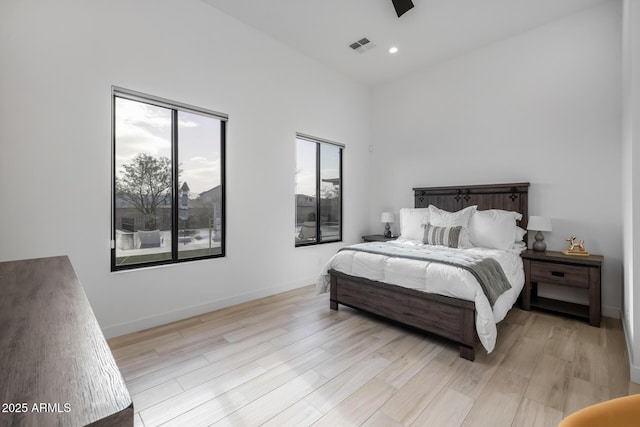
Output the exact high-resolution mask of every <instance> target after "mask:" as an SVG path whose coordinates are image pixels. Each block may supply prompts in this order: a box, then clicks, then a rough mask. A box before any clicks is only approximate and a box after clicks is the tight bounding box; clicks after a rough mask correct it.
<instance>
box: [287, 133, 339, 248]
mask: <svg viewBox="0 0 640 427" xmlns="http://www.w3.org/2000/svg"><path fill="white" fill-rule="evenodd" d="M343 148H344V146H342V145H340V144H337V143H334V142H330V141H326V140H322V139H319V138H314V137H310V136H307V135H302V134H298V135H297V138H296V228H295V239H296V246H302V245H311V244H316V243H325V242H336V241H340V240H342V149H343Z"/></svg>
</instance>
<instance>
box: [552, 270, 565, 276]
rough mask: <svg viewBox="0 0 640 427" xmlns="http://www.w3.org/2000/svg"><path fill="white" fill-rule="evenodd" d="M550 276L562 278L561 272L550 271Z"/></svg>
mask: <svg viewBox="0 0 640 427" xmlns="http://www.w3.org/2000/svg"><path fill="white" fill-rule="evenodd" d="M551 275H552V276H557V277H564V273H563V272H562V271H552V272H551Z"/></svg>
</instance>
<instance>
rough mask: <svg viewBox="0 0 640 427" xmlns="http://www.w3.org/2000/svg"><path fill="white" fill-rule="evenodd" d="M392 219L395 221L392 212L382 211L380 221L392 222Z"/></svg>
mask: <svg viewBox="0 0 640 427" xmlns="http://www.w3.org/2000/svg"><path fill="white" fill-rule="evenodd" d="M393 221H395V217H394V216H393V212H382V216H381V217H380V222H393Z"/></svg>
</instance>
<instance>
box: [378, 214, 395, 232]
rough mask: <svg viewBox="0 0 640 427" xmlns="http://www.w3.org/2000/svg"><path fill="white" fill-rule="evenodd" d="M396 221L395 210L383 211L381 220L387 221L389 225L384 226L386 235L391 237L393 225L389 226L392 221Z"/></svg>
mask: <svg viewBox="0 0 640 427" xmlns="http://www.w3.org/2000/svg"><path fill="white" fill-rule="evenodd" d="M393 221H395V218H394V216H393V212H382V216H381V217H380V222H386V223H387V225H385V226H384V237H387V238H390V237H391V227H390V226H389V223H390V222H393Z"/></svg>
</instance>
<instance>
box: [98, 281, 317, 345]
mask: <svg viewBox="0 0 640 427" xmlns="http://www.w3.org/2000/svg"><path fill="white" fill-rule="evenodd" d="M316 280H317V277H312V278H309V279H307V280H300V281H296V282H292V283H288V284H286V285H282V286H274V287H271V288H267V289H261V290H259V291H255V292H248V293H246V294H241V295H235V296H232V297H229V298H225V299H221V300H216V301H211V302H208V303H205V304H198V305H194V306H191V307H186V308H181V309H177V310H172V311H168V312H165V313H160V314H157V315H154V316H149V317H145V318H142V319H137V320H134V321H131V322H125V323H120V324H117V325H113V326H107V327H105V328H103V329H102V333H103V334H104V336H105V337H106V338H107V339H108V338H113V337H119V336H120V335H125V334H130V333H132V332H138V331H142V330H144V329H149V328H153V327H154V326H160V325H166V324H167V323H171V322H175V321H177V320H181V319H187V318H189V317H193V316H198V315H200V314H204V313H208V312H210V311H214V310H219V309H221V308H225V307H230V306H232V305H236V304H241V303H243V302H247V301H253V300H256V299H258V298H263V297H268V296H270V295H275V294H279V293H282V292H286V291H290V290H292V289H297V288H301V287H303V286H308V285H310V284H312V283H315V281H316Z"/></svg>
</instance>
